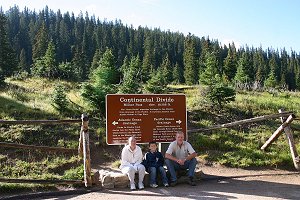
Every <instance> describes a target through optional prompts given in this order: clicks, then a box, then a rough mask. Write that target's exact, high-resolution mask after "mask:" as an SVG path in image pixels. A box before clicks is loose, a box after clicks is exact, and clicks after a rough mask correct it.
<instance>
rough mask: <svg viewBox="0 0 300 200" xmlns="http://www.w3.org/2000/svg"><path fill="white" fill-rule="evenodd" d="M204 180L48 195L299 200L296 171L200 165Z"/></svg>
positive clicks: (117, 198)
mask: <svg viewBox="0 0 300 200" xmlns="http://www.w3.org/2000/svg"><path fill="white" fill-rule="evenodd" d="M201 169H202V170H203V172H204V177H203V180H201V181H200V182H198V185H197V186H195V187H191V186H189V185H187V184H180V185H177V186H176V187H169V188H164V187H159V188H155V189H153V188H146V189H144V190H136V191H130V190H129V189H127V188H126V189H100V190H99V191H95V192H91V193H88V194H83V195H70V196H63V197H55V198H49V199H53V200H69V199H70V200H85V199H93V200H98V199H111V200H112V199H113V200H166V199H186V200H188V199H189V200H190V199H246V200H247V199H249V200H257V199H258V200H260V199H300V174H299V172H295V171H294V172H292V171H284V170H243V169H233V168H225V167H205V166H203V167H201Z"/></svg>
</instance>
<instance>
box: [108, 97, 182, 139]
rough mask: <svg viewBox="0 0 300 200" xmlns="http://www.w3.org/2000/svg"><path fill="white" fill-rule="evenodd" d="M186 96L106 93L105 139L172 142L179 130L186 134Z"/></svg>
mask: <svg viewBox="0 0 300 200" xmlns="http://www.w3.org/2000/svg"><path fill="white" fill-rule="evenodd" d="M186 124H187V123H186V98H185V95H183V94H178V95H169V94H161V95H157V94H109V95H107V96H106V142H107V144H125V143H126V142H127V139H128V137H130V136H132V135H135V137H136V139H137V143H147V142H150V141H155V142H171V141H174V140H175V133H176V132H177V131H182V132H183V133H184V134H185V138H186V132H187V131H186Z"/></svg>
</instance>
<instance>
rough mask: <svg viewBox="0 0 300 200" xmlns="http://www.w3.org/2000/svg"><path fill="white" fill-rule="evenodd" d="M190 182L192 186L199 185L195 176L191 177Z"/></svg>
mask: <svg viewBox="0 0 300 200" xmlns="http://www.w3.org/2000/svg"><path fill="white" fill-rule="evenodd" d="M188 184H190V185H191V186H196V185H197V184H196V183H195V181H194V177H189V180H188Z"/></svg>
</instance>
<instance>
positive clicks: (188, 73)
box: [183, 34, 198, 85]
mask: <svg viewBox="0 0 300 200" xmlns="http://www.w3.org/2000/svg"><path fill="white" fill-rule="evenodd" d="M183 61H184V67H185V70H184V78H185V83H186V84H188V85H193V84H197V83H198V66H197V59H196V51H195V43H194V40H193V36H191V34H189V35H188V36H187V37H186V38H185V41H184V54H183Z"/></svg>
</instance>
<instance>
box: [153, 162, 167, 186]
mask: <svg viewBox="0 0 300 200" xmlns="http://www.w3.org/2000/svg"><path fill="white" fill-rule="evenodd" d="M157 171H159V172H160V176H161V179H162V182H163V184H166V183H168V178H167V175H166V171H165V169H164V168H163V167H162V166H160V167H157V168H156V167H149V173H150V184H156V175H157V173H156V172H157Z"/></svg>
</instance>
